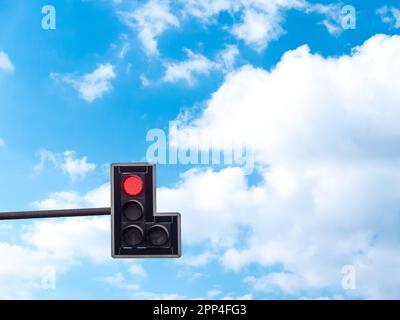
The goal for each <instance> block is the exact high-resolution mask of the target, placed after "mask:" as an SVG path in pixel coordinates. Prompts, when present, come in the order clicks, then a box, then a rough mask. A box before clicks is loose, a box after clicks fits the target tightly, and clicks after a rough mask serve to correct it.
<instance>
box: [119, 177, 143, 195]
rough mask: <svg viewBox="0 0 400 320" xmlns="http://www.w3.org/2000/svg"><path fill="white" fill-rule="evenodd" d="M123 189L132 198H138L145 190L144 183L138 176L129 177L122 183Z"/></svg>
mask: <svg viewBox="0 0 400 320" xmlns="http://www.w3.org/2000/svg"><path fill="white" fill-rule="evenodd" d="M122 189H123V190H124V191H125V193H126V194H127V195H129V196H131V197H134V196H137V195H138V194H140V193H141V192H142V190H143V181H142V179H141V178H140V177H138V176H129V177H126V178H125V179H124V181H122Z"/></svg>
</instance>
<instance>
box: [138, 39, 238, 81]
mask: <svg viewBox="0 0 400 320" xmlns="http://www.w3.org/2000/svg"><path fill="white" fill-rule="evenodd" d="M184 51H185V53H186V55H187V59H186V60H184V61H180V62H168V63H165V64H164V66H165V69H166V70H165V74H164V76H163V78H162V79H161V81H162V82H170V83H175V82H178V81H186V82H187V83H188V84H189V85H193V84H194V82H195V80H196V77H197V76H200V75H209V74H210V73H211V72H212V71H217V70H219V71H221V72H222V73H227V72H230V71H232V69H233V68H234V66H235V63H236V59H237V57H238V56H239V54H240V53H239V50H238V48H237V47H236V46H235V45H226V46H225V48H224V49H222V50H221V51H219V52H217V54H216V56H215V58H214V59H213V60H210V59H209V58H207V57H206V56H203V55H202V54H199V53H194V52H193V51H191V50H190V49H184ZM140 80H141V81H142V85H144V86H147V85H150V84H151V81H150V80H148V79H147V77H146V76H145V75H141V76H140Z"/></svg>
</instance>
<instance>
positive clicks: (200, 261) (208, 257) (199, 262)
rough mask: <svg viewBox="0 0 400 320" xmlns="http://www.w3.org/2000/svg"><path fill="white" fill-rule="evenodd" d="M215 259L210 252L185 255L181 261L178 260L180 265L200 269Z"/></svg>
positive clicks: (213, 254)
mask: <svg viewBox="0 0 400 320" xmlns="http://www.w3.org/2000/svg"><path fill="white" fill-rule="evenodd" d="M216 258H217V257H216V255H215V253H212V252H210V251H206V252H203V253H200V254H196V255H193V254H186V255H185V256H184V257H182V259H180V260H179V263H180V264H183V265H186V266H189V267H201V266H204V265H206V264H208V263H210V261H212V260H215V259H216Z"/></svg>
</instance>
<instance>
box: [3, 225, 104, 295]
mask: <svg viewBox="0 0 400 320" xmlns="http://www.w3.org/2000/svg"><path fill="white" fill-rule="evenodd" d="M109 225H110V221H109V218H105V217H101V218H67V219H64V220H58V221H55V220H48V221H40V222H35V223H33V224H31V225H29V226H26V227H25V228H23V232H22V239H21V241H22V243H21V244H18V245H17V244H10V243H7V242H0V257H1V260H2V263H1V264H0V297H1V298H2V299H21V298H22V299H28V298H32V297H33V296H34V294H35V292H38V291H40V290H45V289H46V287H44V286H43V283H44V280H45V279H46V277H48V275H49V272H52V273H53V274H54V276H55V280H56V281H57V278H58V276H60V275H62V274H64V273H65V272H67V271H68V270H70V269H71V268H72V267H73V266H74V265H76V263H78V262H79V261H81V260H82V259H88V260H89V261H92V262H93V263H104V262H106V261H107V259H111V258H110V249H109V243H110V239H109ZM54 285H55V286H57V282H55V284H54Z"/></svg>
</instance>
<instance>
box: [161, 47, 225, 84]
mask: <svg viewBox="0 0 400 320" xmlns="http://www.w3.org/2000/svg"><path fill="white" fill-rule="evenodd" d="M185 52H186V55H187V59H186V60H184V61H181V62H169V63H166V65H165V68H166V71H165V75H164V77H163V79H162V81H163V82H177V81H180V80H183V81H186V82H187V83H188V84H189V85H191V84H193V82H194V77H195V76H198V75H208V74H209V73H210V72H211V71H212V70H213V69H216V68H218V64H216V63H215V62H214V61H211V60H209V59H208V58H207V57H205V56H203V55H201V54H197V53H194V52H193V51H191V50H190V49H185Z"/></svg>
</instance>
